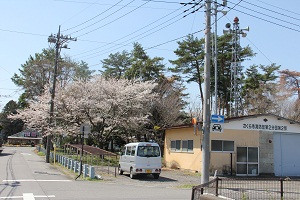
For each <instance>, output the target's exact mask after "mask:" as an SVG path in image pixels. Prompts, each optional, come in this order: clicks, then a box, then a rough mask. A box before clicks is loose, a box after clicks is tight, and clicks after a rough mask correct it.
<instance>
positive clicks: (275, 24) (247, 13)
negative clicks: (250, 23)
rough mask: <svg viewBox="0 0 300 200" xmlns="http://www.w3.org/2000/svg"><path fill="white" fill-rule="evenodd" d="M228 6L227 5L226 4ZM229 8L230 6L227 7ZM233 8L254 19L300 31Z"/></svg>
mask: <svg viewBox="0 0 300 200" xmlns="http://www.w3.org/2000/svg"><path fill="white" fill-rule="evenodd" d="M227 7H228V6H227ZM228 8H230V7H228ZM232 9H233V10H235V11H237V12H240V13H242V14H245V15H248V16H251V17H254V18H256V19H260V20H262V21H265V22H268V23H271V24H274V25H277V26H280V27H283V28H286V29H289V30H293V31H296V32H300V30H298V29H294V28H291V27H288V26H285V25H282V24H279V23H276V22H273V21H270V20H267V19H264V18H261V17H257V16H255V15H252V14H249V13H246V12H243V11H240V10H237V9H235V8H232Z"/></svg>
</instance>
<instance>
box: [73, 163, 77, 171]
mask: <svg viewBox="0 0 300 200" xmlns="http://www.w3.org/2000/svg"><path fill="white" fill-rule="evenodd" d="M73 170H74V173H76V172H78V162H77V161H74V168H73Z"/></svg>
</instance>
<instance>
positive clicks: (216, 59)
mask: <svg viewBox="0 0 300 200" xmlns="http://www.w3.org/2000/svg"><path fill="white" fill-rule="evenodd" d="M226 5H227V0H223V4H222V5H221V6H226ZM218 7H219V4H218V2H217V0H216V1H215V2H214V15H215V22H214V24H215V34H214V51H213V53H214V67H215V107H214V114H218V46H217V38H218V26H217V24H218V17H217V16H218V12H221V13H223V15H226V14H227V11H224V10H218Z"/></svg>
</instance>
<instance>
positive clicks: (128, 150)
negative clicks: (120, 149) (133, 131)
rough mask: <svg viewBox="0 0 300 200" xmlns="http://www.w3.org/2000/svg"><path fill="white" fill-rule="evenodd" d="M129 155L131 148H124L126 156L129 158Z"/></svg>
mask: <svg viewBox="0 0 300 200" xmlns="http://www.w3.org/2000/svg"><path fill="white" fill-rule="evenodd" d="M130 153H131V146H127V147H126V156H130Z"/></svg>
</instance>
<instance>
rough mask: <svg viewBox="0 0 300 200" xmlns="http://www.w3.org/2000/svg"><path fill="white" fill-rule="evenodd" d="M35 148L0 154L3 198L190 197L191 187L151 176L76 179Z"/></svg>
mask: <svg viewBox="0 0 300 200" xmlns="http://www.w3.org/2000/svg"><path fill="white" fill-rule="evenodd" d="M33 149H34V148H28V147H5V148H4V151H3V152H2V154H1V155H0V200H1V199H23V200H34V199H53V200H57V199H61V200H64V199H78V200H79V199H80V200H90V199H103V200H110V199H111V200H112V199H190V196H191V190H190V189H188V190H186V189H179V188H174V187H161V185H159V184H157V185H156V184H151V185H148V184H147V180H140V181H138V180H135V181H134V182H131V181H128V182H127V181H126V183H125V182H122V181H121V182H118V181H100V182H99V181H74V180H72V179H70V178H69V177H68V176H66V175H64V174H63V173H62V172H60V171H58V170H57V169H56V168H55V167H53V166H52V165H50V164H47V163H45V162H44V160H43V158H42V157H39V156H37V155H36V154H35V153H34V152H33Z"/></svg>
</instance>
